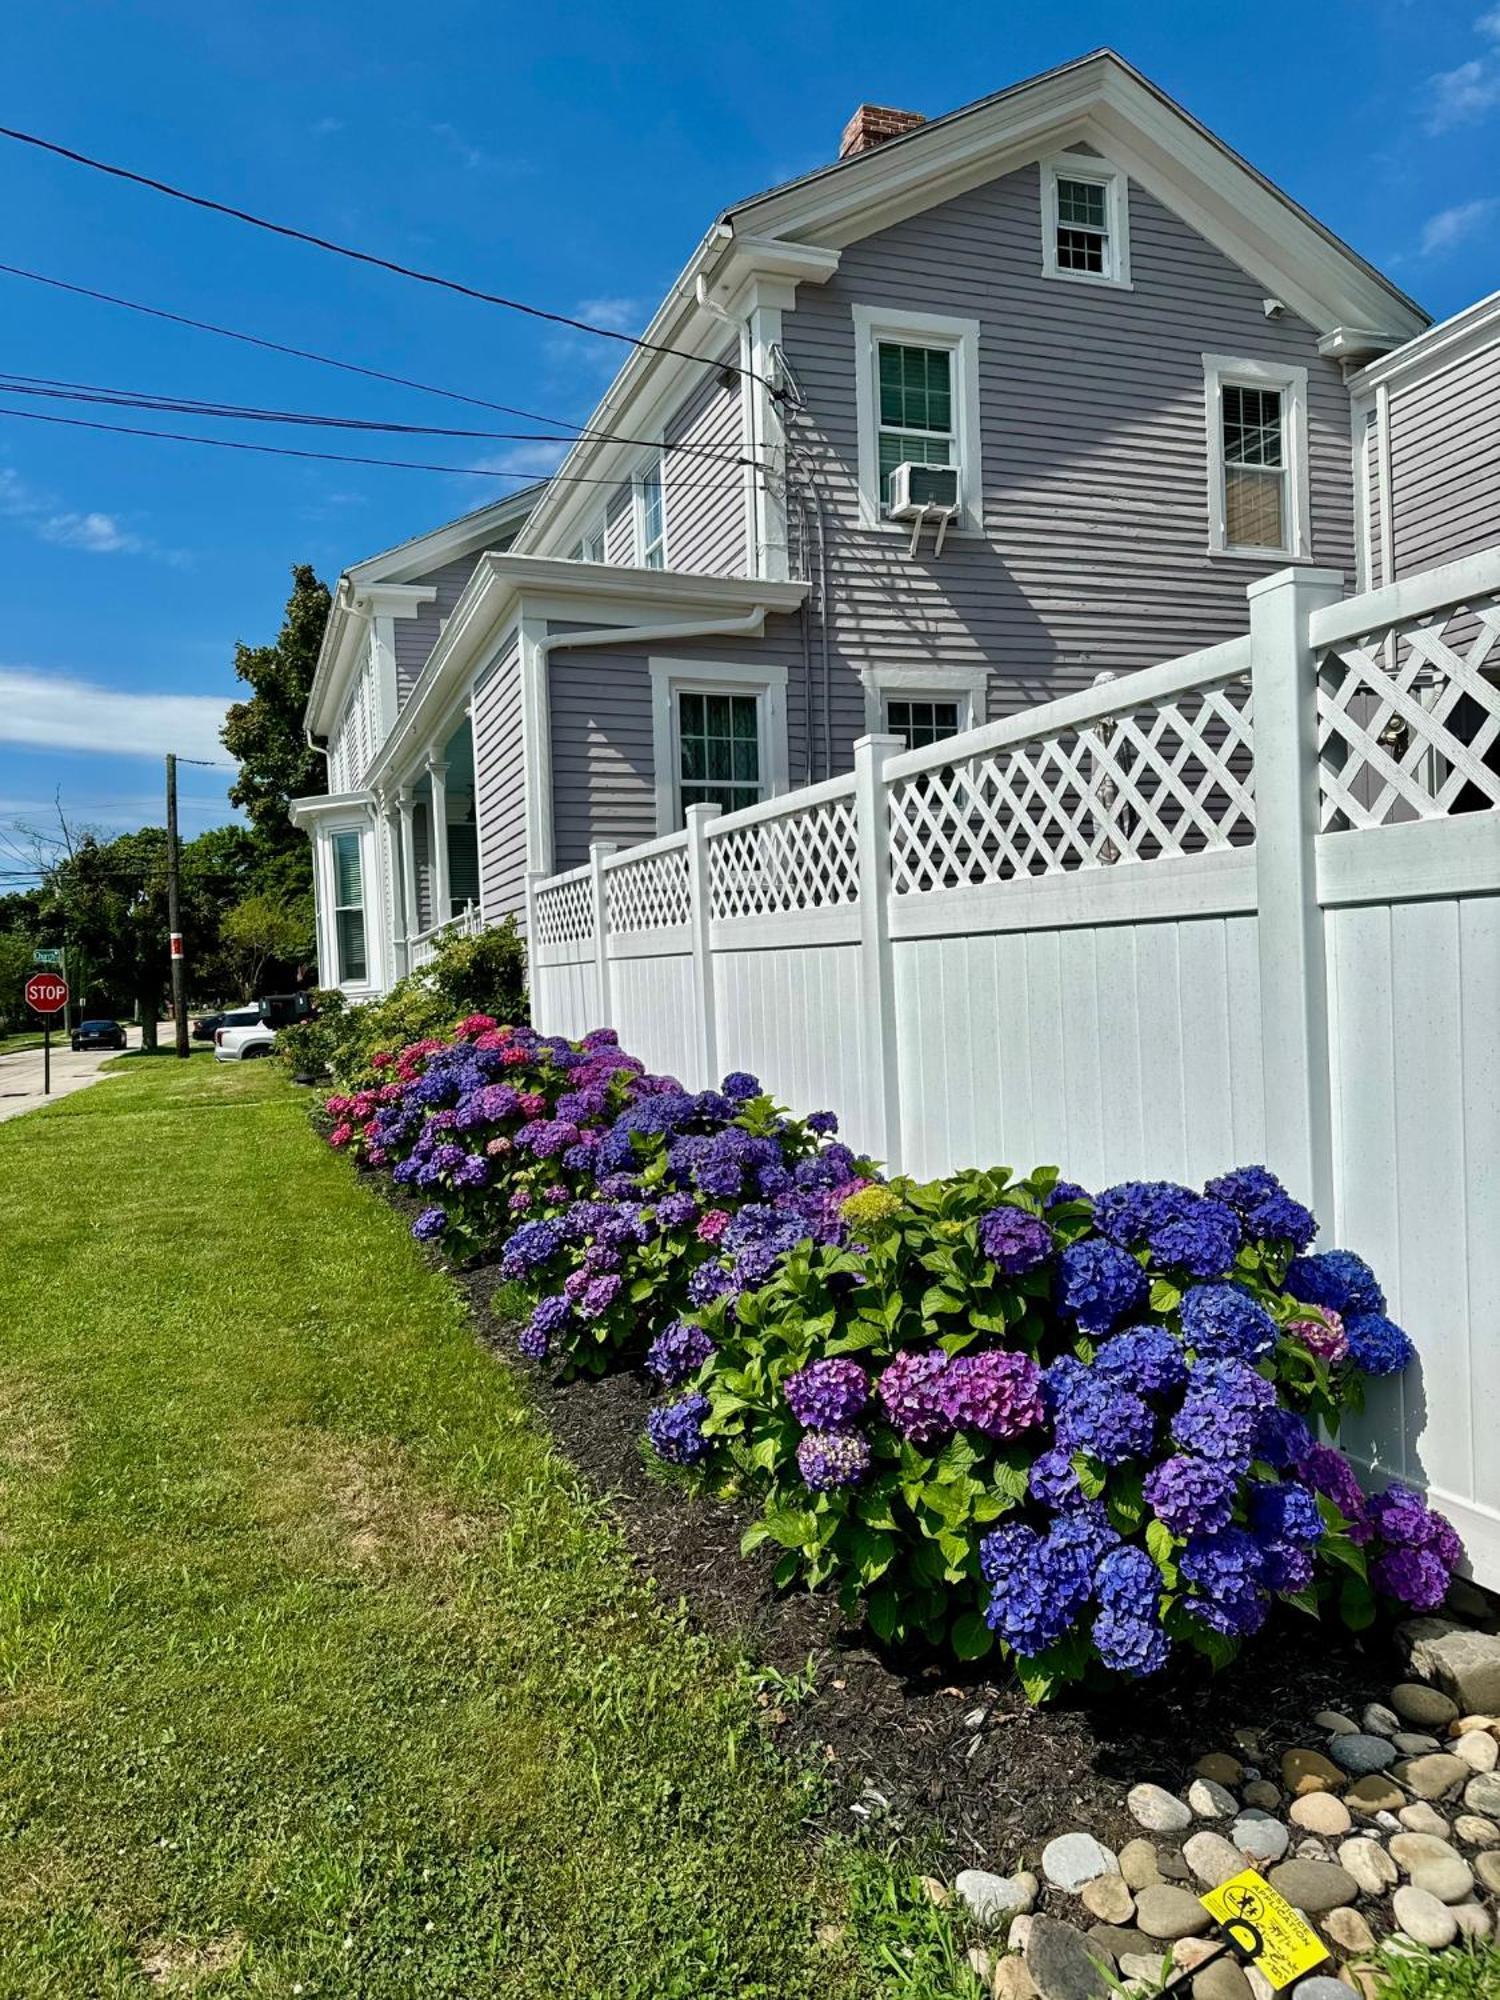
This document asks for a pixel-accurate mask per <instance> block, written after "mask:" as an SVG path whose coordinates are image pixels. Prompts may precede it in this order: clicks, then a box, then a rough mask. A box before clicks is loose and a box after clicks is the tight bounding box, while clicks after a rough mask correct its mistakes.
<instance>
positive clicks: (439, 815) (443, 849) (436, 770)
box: [427, 749, 453, 924]
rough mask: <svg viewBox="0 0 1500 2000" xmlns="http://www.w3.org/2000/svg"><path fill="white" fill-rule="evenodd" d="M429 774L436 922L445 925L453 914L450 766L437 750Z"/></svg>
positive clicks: (429, 762)
mask: <svg viewBox="0 0 1500 2000" xmlns="http://www.w3.org/2000/svg"><path fill="white" fill-rule="evenodd" d="M427 775H428V777H429V778H430V779H431V781H432V921H433V923H434V924H445V923H447V921H448V919H449V917H450V916H452V914H453V892H452V889H451V887H450V884H449V879H448V766H447V765H446V764H445V763H444V762H443V760H442V758H441V757H440V756H439V755H438V753H437V751H436V750H435V749H434V750H429V751H428V753H427Z"/></svg>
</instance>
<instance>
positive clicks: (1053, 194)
mask: <svg viewBox="0 0 1500 2000" xmlns="http://www.w3.org/2000/svg"><path fill="white" fill-rule="evenodd" d="M1041 169H1042V276H1043V277H1044V278H1057V279H1059V280H1060V281H1061V282H1062V283H1064V284H1071V285H1112V286H1113V287H1114V288H1115V290H1116V291H1122V292H1128V291H1131V290H1133V289H1134V287H1133V286H1132V285H1131V282H1130V183H1129V181H1128V180H1127V179H1126V177H1125V174H1124V172H1123V170H1122V169H1121V168H1119V167H1117V166H1116V165H1115V164H1114V162H1113V161H1112V160H1105V159H1101V158H1100V157H1099V156H1098V155H1097V154H1094V153H1057V154H1055V155H1054V156H1053V157H1052V158H1051V159H1050V160H1043V161H1042V163H1041ZM1059 179H1062V180H1065V181H1092V182H1093V183H1094V185H1095V186H1096V187H1102V188H1103V189H1104V191H1105V192H1104V220H1105V225H1106V227H1107V229H1108V231H1109V242H1108V267H1107V269H1105V270H1103V271H1064V270H1062V269H1060V268H1059V266H1058V262H1057V183H1058V180H1059Z"/></svg>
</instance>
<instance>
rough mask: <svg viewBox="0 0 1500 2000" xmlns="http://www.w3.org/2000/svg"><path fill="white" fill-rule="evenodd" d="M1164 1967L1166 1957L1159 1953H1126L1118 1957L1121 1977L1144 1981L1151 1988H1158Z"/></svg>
mask: <svg viewBox="0 0 1500 2000" xmlns="http://www.w3.org/2000/svg"><path fill="white" fill-rule="evenodd" d="M1166 1965H1167V1959H1166V1956H1165V1954H1164V1953H1162V1952H1159V1951H1154V1952H1152V1951H1127V1952H1122V1953H1121V1955H1120V1972H1121V1975H1122V1977H1124V1978H1126V1979H1140V1980H1144V1981H1145V1983H1146V1985H1147V1986H1149V1987H1153V1988H1154V1987H1157V1986H1160V1984H1161V1981H1162V1974H1163V1972H1164V1970H1165V1969H1166Z"/></svg>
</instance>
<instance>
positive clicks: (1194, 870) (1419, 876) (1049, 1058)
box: [529, 549, 1500, 1585]
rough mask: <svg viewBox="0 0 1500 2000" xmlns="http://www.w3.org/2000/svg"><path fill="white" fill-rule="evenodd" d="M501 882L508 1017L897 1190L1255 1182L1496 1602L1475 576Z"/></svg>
mask: <svg viewBox="0 0 1500 2000" xmlns="http://www.w3.org/2000/svg"><path fill="white" fill-rule="evenodd" d="M1341 590H1342V580H1341V579H1340V578H1338V577H1337V576H1334V575H1332V574H1330V573H1329V572H1326V571H1316V570H1298V571H1288V572H1283V573H1282V575H1281V576H1279V577H1273V578H1268V579H1266V580H1264V581H1263V582H1262V583H1259V584H1256V585H1254V586H1252V587H1251V590H1250V593H1249V626H1250V629H1249V632H1248V634H1247V635H1246V636H1245V637H1244V638H1241V639H1236V640H1233V641H1231V642H1230V643H1229V644H1227V645H1222V646H1215V647H1212V648H1209V649H1208V650H1206V651H1204V652H1200V653H1195V654H1191V655H1189V656H1188V657H1186V658H1184V659H1180V660H1173V661H1169V662H1167V663H1165V664H1164V665H1161V666H1156V667H1151V668H1147V669H1146V670H1145V671H1143V672H1140V673H1135V674H1129V675H1124V676H1121V677H1119V678H1118V679H1115V680H1112V681H1107V682H1106V683H1104V684H1103V685H1096V686H1095V687H1093V688H1090V689H1088V690H1086V691H1085V692H1083V693H1080V694H1075V695H1070V696H1068V697H1066V698H1065V699H1063V700H1060V701H1056V702H1050V703H1047V704H1045V705H1043V706H1041V707H1037V708H1033V709H1030V710H1027V711H1026V712H1024V713H1023V714H1019V715H1013V716H1009V717H1007V718H1005V719H1004V720H1003V721H1000V722H994V723H990V724H988V725H986V726H985V727H983V728H981V729H977V730H973V731H970V732H968V733H966V734H965V735H963V736H958V737H953V738H950V739H948V740H947V741H945V742H941V743H937V744H934V745H932V746H930V747H928V748H925V749H922V750H918V751H907V750H905V749H904V748H903V747H902V745H901V744H900V743H899V742H898V741H896V740H895V739H893V738H887V737H879V736H876V737H866V738H864V739H863V740H862V741H861V742H860V743H859V745H858V746H857V747H856V751H855V769H854V771H853V772H852V773H850V774H848V775H847V776H844V777H840V778H835V779H831V780H829V781H827V782H826V783H824V784H820V785H815V786H811V787H809V788H807V789H806V790H803V791H798V792H793V793H790V794H787V795H785V796H783V797H779V798H775V799H771V800H768V801H766V802H764V803H763V804H760V805H757V806H755V807H752V808H751V809H749V810H748V811H744V812H737V813H733V814H729V815H724V816H720V815H719V814H718V812H717V809H716V808H711V807H706V806H705V807H695V808H693V810H692V811H691V812H690V813H689V814H688V825H687V827H686V830H685V831H684V832H682V833H680V834H674V835H671V836H669V837H668V838H666V839H664V840H657V841H652V842H649V843H647V844H646V845H645V846H642V847H636V848H631V849H628V850H626V851H624V852H622V853H615V852H612V851H610V850H608V849H606V848H603V847H600V848H596V849H594V850H593V851H592V853H591V857H590V861H589V864H588V865H587V866H586V867H583V868H576V869H573V870H572V871H570V872H569V873H567V874H565V875H560V876H556V877H553V878H552V879H550V880H541V879H536V880H533V882H532V883H531V884H530V887H529V900H530V913H529V915H530V934H531V937H532V940H533V951H532V983H533V1006H534V1011H535V1015H536V1018H537V1020H538V1022H539V1023H540V1025H542V1026H543V1027H545V1028H547V1029H549V1030H552V1031H558V1032H564V1033H569V1034H579V1033H582V1032H584V1031H585V1030H587V1029H589V1028H592V1027H597V1026H600V1025H604V1024H607V1025H613V1026H614V1027H616V1028H618V1030H619V1031H620V1033H621V1036H622V1039H623V1040H624V1041H625V1042H626V1044H627V1045H628V1046H630V1047H631V1048H632V1049H633V1050H634V1051H635V1052H636V1053H637V1054H639V1055H641V1056H642V1057H643V1058H644V1059H645V1060H647V1061H648V1062H650V1063H651V1064H652V1065H653V1066H655V1067H657V1068H660V1069H662V1070H665V1071H667V1072H669V1073H671V1074H675V1075H678V1076H680V1077H682V1078H683V1080H684V1081H685V1082H687V1083H689V1084H693V1085H701V1084H706V1083H709V1082H712V1081H716V1080H717V1078H718V1076H719V1074H720V1073H721V1071H722V1070H724V1069H728V1068H736V1069H749V1070H752V1071H755V1072H756V1073H757V1074H758V1075H760V1076H761V1077H762V1078H763V1079H764V1081H765V1082H766V1084H767V1086H768V1087H769V1088H770V1089H771V1090H772V1091H774V1092H775V1093H776V1095H777V1096H779V1097H780V1098H781V1099H782V1100H783V1101H785V1102H787V1103H791V1104H794V1105H796V1106H798V1107H799V1108H808V1107H814V1106H821V1105H828V1106H830V1107H832V1108H833V1109H835V1110H836V1111H837V1112H838V1113H839V1115H840V1118H841V1120H842V1122H843V1127H844V1130H845V1132H846V1134H847V1136H848V1137H849V1138H850V1140H851V1142H852V1143H854V1144H855V1145H856V1146H859V1147H862V1148H864V1149H866V1150H868V1151H870V1152H871V1153H873V1154H875V1155H876V1156H878V1157H880V1158H882V1159H884V1160H885V1161H887V1162H888V1163H889V1164H890V1165H891V1166H892V1167H894V1168H899V1169H903V1170H906V1171H910V1172H913V1173H916V1174H919V1175H930V1174H936V1173H940V1172H944V1171H947V1170H948V1169H950V1168H952V1167H955V1166H961V1165H972V1164H986V1163H994V1162H995V1161H997V1160H1009V1161H1011V1162H1012V1163H1013V1164H1015V1165H1017V1166H1020V1167H1025V1166H1028V1165H1031V1164H1034V1163H1037V1162H1040V1161H1054V1162H1057V1163H1059V1164H1060V1165H1062V1166H1063V1167H1064V1168H1065V1170H1066V1171H1067V1172H1068V1173H1069V1174H1070V1175H1073V1176H1075V1177H1077V1178H1079V1179H1081V1180H1085V1181H1086V1182H1088V1184H1090V1185H1094V1186H1102V1185H1105V1184H1107V1183H1108V1182H1109V1181H1111V1180H1116V1179H1121V1178H1125V1177H1131V1176H1137V1175H1152V1176H1155V1175H1159V1176H1161V1177H1163V1178H1174V1179H1182V1180H1202V1179H1204V1178H1206V1177H1207V1176H1208V1175H1210V1174H1212V1173H1214V1172H1217V1171H1220V1170H1222V1169H1223V1168H1224V1167H1226V1166H1228V1165H1231V1164H1233V1163H1235V1162H1236V1161H1244V1160H1253V1159H1266V1160H1269V1161H1270V1162H1271V1164H1272V1165H1273V1166H1275V1167H1276V1168H1277V1170H1278V1171H1279V1172H1280V1173H1281V1174H1282V1176H1283V1178H1285V1179H1286V1180H1287V1181H1288V1183H1289V1184H1290V1185H1291V1186H1292V1188H1293V1190H1294V1192H1296V1193H1297V1194H1298V1195H1299V1196H1301V1197H1302V1198H1304V1199H1307V1200H1310V1201H1311V1202H1312V1204H1313V1205H1314V1207H1315V1208H1316V1210H1317V1212H1318V1213H1319V1215H1320V1216H1321V1217H1322V1218H1323V1219H1324V1222H1325V1232H1326V1235H1327V1237H1328V1238H1329V1239H1330V1240H1335V1241H1339V1242H1342V1243H1345V1244H1347V1245H1348V1246H1349V1247H1351V1248H1353V1249H1355V1250H1361V1251H1363V1252H1364V1254H1366V1255H1367V1256H1368V1257H1369V1258H1370V1259H1371V1261H1372V1262H1373V1263H1375V1264H1376V1265H1377V1267H1378V1268H1379V1269H1380V1270H1381V1271H1382V1272H1383V1273H1387V1274H1389V1276H1390V1279H1391V1283H1392V1290H1393V1308H1394V1309H1395V1310H1396V1312H1397V1313H1398V1316H1400V1317H1402V1318H1403V1319H1404V1320H1405V1322H1406V1323H1407V1324H1408V1326H1409V1329H1410V1331H1411V1332H1412V1334H1413V1336H1414V1338H1416V1340H1417V1342H1418V1346H1419V1351H1420V1352H1421V1354H1422V1357H1423V1361H1424V1374H1423V1381H1422V1386H1421V1389H1420V1391H1416V1392H1414V1391H1413V1390H1412V1389H1411V1388H1410V1387H1409V1386H1408V1387H1406V1388H1404V1389H1403V1388H1399V1387H1397V1388H1390V1387H1388V1386H1386V1387H1382V1386H1380V1385H1377V1391H1376V1393H1375V1394H1374V1395H1373V1396H1372V1398H1371V1405H1370V1411H1369V1414H1368V1416H1367V1418H1366V1419H1365V1420H1364V1428H1363V1430H1362V1432H1361V1433H1360V1436H1359V1438H1358V1439H1357V1443H1358V1445H1359V1447H1360V1448H1361V1449H1362V1451H1363V1452H1364V1455H1365V1456H1366V1457H1367V1458H1369V1459H1370V1460H1371V1462H1372V1463H1374V1464H1376V1465H1377V1466H1379V1467H1382V1468H1385V1469H1387V1470H1389V1471H1391V1472H1393V1473H1399V1474H1401V1475H1402V1476H1406V1477H1411V1478H1416V1479H1419V1480H1425V1483H1427V1484H1428V1485H1430V1486H1431V1487H1432V1489H1433V1490H1434V1492H1435V1493H1436V1494H1437V1495H1438V1496H1439V1498H1440V1499H1441V1501H1442V1502H1443V1504H1445V1505H1446V1506H1448V1507H1449V1508H1450V1510H1451V1511H1452V1512H1453V1514H1454V1517H1455V1519H1457V1520H1458V1522H1459V1525H1460V1527H1461V1528H1462V1530H1463V1532H1464V1533H1465V1536H1466V1538H1467V1540H1468V1542H1469V1546H1470V1549H1471V1552H1472V1554H1473V1559H1474V1564H1475V1569H1476V1573H1478V1574H1480V1575H1481V1576H1482V1577H1483V1579H1484V1580H1486V1581H1488V1582H1490V1583H1492V1584H1496V1585H1500V1456H1497V1455H1496V1454H1495V1453H1494V1452H1493V1451H1492V1450H1491V1449H1489V1448H1488V1445H1487V1443H1486V1440H1487V1438H1490V1437H1492V1436H1493V1435H1494V1433H1495V1428H1496V1425H1497V1423H1500V1340H1497V1338H1496V1335H1495V1328H1496V1326H1497V1325H1500V1252H1497V1250H1496V1248H1495V1245H1496V1243H1497V1242H1500V1007H1497V995H1500V810H1497V809H1500V549H1496V550H1492V551H1490V552H1488V553H1487V554H1485V555H1483V556H1478V557H1474V558H1470V559H1468V560H1466V561H1465V562H1461V563H1455V564H1452V565H1449V566H1447V567H1446V568H1444V569H1439V570H1434V571H1430V572H1428V573H1426V574H1425V575H1422V576H1418V577H1413V578H1410V579H1408V580H1406V581H1403V582H1401V583H1398V584H1394V585H1391V586H1389V587H1388V588H1385V589H1382V590H1378V591H1374V592H1371V593H1368V594H1366V595H1365V596H1362V597H1357V598H1344V597H1343V596H1342V594H1341Z"/></svg>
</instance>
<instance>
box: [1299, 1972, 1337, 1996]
mask: <svg viewBox="0 0 1500 2000" xmlns="http://www.w3.org/2000/svg"><path fill="white" fill-rule="evenodd" d="M1292 2000H1349V1989H1348V1987H1347V1986H1346V1985H1345V1984H1344V1982H1343V1980H1342V1979H1333V1978H1331V1977H1330V1976H1329V1974H1328V1973H1326V1972H1315V1973H1314V1974H1313V1975H1312V1977H1311V1978H1310V1979H1299V1980H1298V1981H1297V1984H1296V1985H1295V1986H1294V1987H1293V1988H1292Z"/></svg>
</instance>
